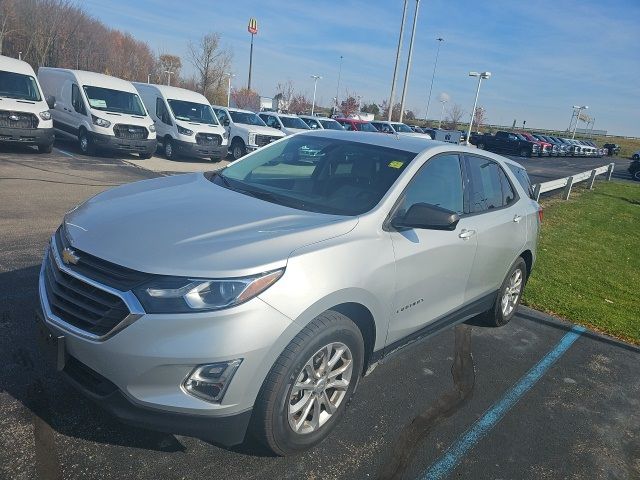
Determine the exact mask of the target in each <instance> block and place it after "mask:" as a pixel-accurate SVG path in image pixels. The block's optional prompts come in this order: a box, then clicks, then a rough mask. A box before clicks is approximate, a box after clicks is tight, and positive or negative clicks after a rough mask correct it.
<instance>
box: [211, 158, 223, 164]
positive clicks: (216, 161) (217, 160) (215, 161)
mask: <svg viewBox="0 0 640 480" xmlns="http://www.w3.org/2000/svg"><path fill="white" fill-rule="evenodd" d="M209 160H211V161H212V162H214V163H218V162H219V161H220V160H222V158H220V157H211V158H209Z"/></svg>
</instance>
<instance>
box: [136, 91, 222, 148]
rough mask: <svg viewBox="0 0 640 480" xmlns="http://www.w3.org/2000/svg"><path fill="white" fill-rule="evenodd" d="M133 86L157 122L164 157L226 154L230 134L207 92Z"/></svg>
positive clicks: (158, 136) (159, 141)
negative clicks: (217, 114) (206, 94)
mask: <svg viewBox="0 0 640 480" xmlns="http://www.w3.org/2000/svg"><path fill="white" fill-rule="evenodd" d="M133 86H134V87H136V90H138V93H139V94H140V97H141V98H142V102H143V103H144V106H145V107H147V111H148V112H149V116H150V117H151V118H152V120H153V122H154V123H155V125H156V137H157V138H158V143H160V144H162V147H163V149H164V154H165V157H167V158H168V159H173V158H175V157H176V156H178V155H185V156H188V157H207V158H210V159H211V160H214V161H217V160H221V159H223V158H224V157H226V156H227V149H228V148H229V143H228V141H227V137H228V134H227V132H226V131H225V129H224V128H223V127H222V126H221V125H220V123H219V122H218V119H217V118H216V115H215V113H213V110H212V109H211V105H209V102H208V100H207V99H206V98H205V97H204V95H201V94H199V93H196V92H192V91H191V90H185V89H184V88H178V87H169V86H167V85H153V84H148V83H136V82H134V83H133Z"/></svg>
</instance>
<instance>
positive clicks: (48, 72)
mask: <svg viewBox="0 0 640 480" xmlns="http://www.w3.org/2000/svg"><path fill="white" fill-rule="evenodd" d="M38 80H39V81H40V84H41V85H42V90H43V91H44V93H45V95H47V103H49V104H50V105H55V106H54V107H53V108H52V109H51V116H52V118H53V128H54V129H55V131H56V134H57V135H60V136H62V137H65V138H69V139H74V140H78V142H79V144H80V150H81V151H82V153H84V154H86V155H93V154H94V153H95V151H96V149H99V148H100V149H105V150H111V151H118V152H126V153H137V154H139V155H140V157H141V158H151V156H152V155H153V154H154V152H155V151H156V145H157V142H156V127H155V125H154V124H153V121H152V120H151V119H150V118H149V115H147V111H146V109H145V108H144V105H143V104H142V100H140V97H139V96H138V92H137V91H136V89H135V88H134V87H133V85H132V84H131V82H128V81H126V80H122V79H120V78H115V77H110V76H108V75H103V74H101V73H93V72H85V71H82V70H67V69H64V68H47V67H41V68H40V69H39V70H38Z"/></svg>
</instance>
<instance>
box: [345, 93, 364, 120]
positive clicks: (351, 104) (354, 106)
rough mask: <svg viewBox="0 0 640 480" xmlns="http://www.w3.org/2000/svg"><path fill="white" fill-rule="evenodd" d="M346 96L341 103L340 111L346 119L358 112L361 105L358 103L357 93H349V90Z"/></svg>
mask: <svg viewBox="0 0 640 480" xmlns="http://www.w3.org/2000/svg"><path fill="white" fill-rule="evenodd" d="M345 96H346V98H345V100H343V101H342V102H341V103H340V110H341V111H342V114H343V115H344V116H345V117H349V115H353V114H354V113H357V112H358V109H359V107H360V105H359V103H358V95H356V94H355V93H349V90H347V91H346V95H345Z"/></svg>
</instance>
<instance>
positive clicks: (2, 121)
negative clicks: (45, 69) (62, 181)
mask: <svg viewBox="0 0 640 480" xmlns="http://www.w3.org/2000/svg"><path fill="white" fill-rule="evenodd" d="M53 140H54V135H53V123H52V122H51V113H50V112H49V106H48V105H47V103H46V102H45V97H44V94H43V92H42V89H41V88H40V84H39V83H38V80H37V79H36V74H35V72H34V71H33V68H31V65H29V64H28V63H27V62H23V61H22V60H16V59H15V58H11V57H5V56H3V55H0V142H2V143H19V144H23V145H35V146H36V147H38V151H39V152H42V153H49V152H51V148H52V145H53Z"/></svg>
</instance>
